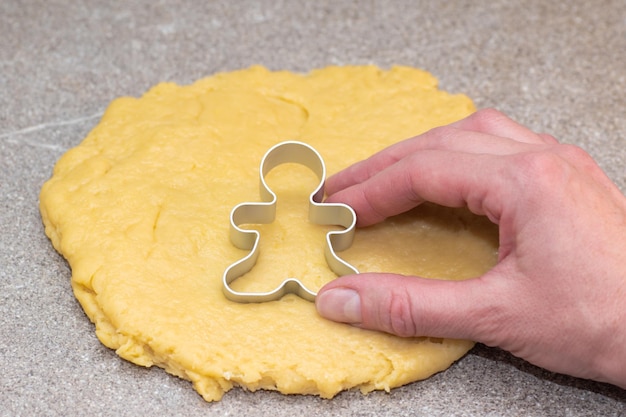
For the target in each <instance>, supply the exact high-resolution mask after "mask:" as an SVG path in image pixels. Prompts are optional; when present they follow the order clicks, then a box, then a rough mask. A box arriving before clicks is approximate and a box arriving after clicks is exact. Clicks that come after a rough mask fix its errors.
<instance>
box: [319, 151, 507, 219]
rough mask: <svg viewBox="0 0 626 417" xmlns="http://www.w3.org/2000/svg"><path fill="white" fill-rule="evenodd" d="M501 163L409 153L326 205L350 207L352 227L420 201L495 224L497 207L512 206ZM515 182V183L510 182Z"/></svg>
mask: <svg viewBox="0 0 626 417" xmlns="http://www.w3.org/2000/svg"><path fill="white" fill-rule="evenodd" d="M511 163H512V162H511V161H510V160H509V159H508V158H507V157H492V156H489V155H473V154H468V153H463V152H448V151H438V150H428V151H422V152H417V153H414V154H412V155H410V156H407V157H406V158H404V159H402V160H401V161H399V162H397V163H395V164H393V165H391V166H389V167H387V168H386V169H384V170H382V171H380V172H379V173H377V174H376V175H374V176H372V177H371V178H369V179H368V180H367V181H365V182H361V183H358V184H355V185H353V186H351V187H348V188H346V189H343V190H341V191H338V192H336V193H335V194H332V195H330V196H329V197H328V199H327V200H326V201H328V202H342V203H345V204H348V205H350V206H351V207H352V208H353V209H354V210H355V212H356V214H357V219H358V225H359V226H368V225H372V224H375V223H378V222H380V221H382V220H384V219H386V218H387V217H390V216H394V215H396V214H400V213H403V212H405V211H407V210H409V209H411V208H413V207H415V206H417V205H419V204H420V203H422V202H424V201H430V202H433V203H436V204H440V205H443V206H447V207H463V206H467V207H468V208H469V209H470V210H471V211H472V212H473V213H475V214H478V215H486V216H488V217H489V219H490V220H491V221H492V222H494V223H499V219H500V216H501V213H502V209H503V208H502V206H501V204H502V203H505V202H506V203H507V204H515V202H514V200H515V199H516V198H517V197H516V196H515V195H511V196H509V195H508V194H510V192H511V191H510V190H511V187H504V183H505V181H507V180H508V181H511V178H509V177H507V176H506V174H505V173H506V172H507V168H509V165H510V164H511ZM513 180H515V178H513Z"/></svg>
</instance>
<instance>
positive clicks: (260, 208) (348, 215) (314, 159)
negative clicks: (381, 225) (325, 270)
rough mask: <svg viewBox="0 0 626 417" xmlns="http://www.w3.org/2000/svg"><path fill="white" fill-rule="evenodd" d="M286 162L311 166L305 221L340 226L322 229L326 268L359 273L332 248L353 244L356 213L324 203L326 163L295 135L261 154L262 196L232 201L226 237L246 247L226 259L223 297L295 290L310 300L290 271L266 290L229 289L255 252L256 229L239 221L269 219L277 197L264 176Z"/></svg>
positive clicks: (266, 297) (272, 296)
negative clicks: (311, 182) (238, 256)
mask: <svg viewBox="0 0 626 417" xmlns="http://www.w3.org/2000/svg"><path fill="white" fill-rule="evenodd" d="M285 163H297V164H299V165H303V166H306V167H307V168H309V169H310V170H311V171H313V172H314V173H315V174H316V175H317V177H318V179H319V184H318V186H317V187H316V188H315V190H314V191H313V192H312V193H311V194H310V195H309V221H311V222H312V223H316V224H320V225H338V226H343V227H345V229H344V230H334V231H330V232H328V233H327V234H326V239H325V249H324V257H325V259H326V263H327V264H328V266H329V268H330V269H331V270H332V271H333V272H334V273H335V274H337V275H338V276H342V275H352V274H358V273H359V271H358V270H357V269H356V268H355V267H354V266H352V265H351V264H349V263H348V262H346V261H345V260H343V259H342V258H341V257H339V256H338V255H337V253H336V252H335V248H337V250H339V251H341V250H344V249H347V248H348V247H350V246H351V245H352V241H353V239H354V232H355V228H356V221H357V218H356V213H355V212H354V210H353V209H352V207H350V206H348V205H347V204H342V203H323V202H322V199H323V197H324V184H325V179H326V165H325V164H324V160H323V158H322V156H321V155H320V154H319V152H318V151H317V150H316V149H315V148H313V147H312V146H311V145H309V144H307V143H304V142H300V141H284V142H280V143H278V144H275V145H274V146H272V147H271V148H270V149H269V150H268V151H267V152H266V153H265V155H264V156H263V158H262V159H261V163H260V165H259V178H260V181H259V194H260V195H261V201H259V202H245V203H240V204H237V205H236V206H235V207H234V208H233V209H232V210H231V212H230V217H229V218H230V235H229V237H230V241H231V243H232V244H233V245H234V246H236V247H238V248H240V249H247V250H249V251H250V252H249V253H248V254H247V255H246V256H244V257H243V258H241V259H239V260H237V261H235V262H234V263H232V264H230V265H229V266H228V267H227V268H226V270H225V271H224V274H223V276H222V292H223V293H224V295H225V296H226V298H227V299H229V300H231V301H235V302H238V303H262V302H269V301H277V300H279V299H281V298H282V297H283V296H285V295H287V294H295V295H297V296H299V297H300V298H303V299H305V300H307V301H311V302H314V301H315V298H316V296H317V293H316V292H314V291H312V290H310V289H309V288H308V287H307V286H306V285H304V284H303V283H302V282H301V281H300V280H299V279H297V278H293V277H289V278H286V279H285V280H283V282H282V283H281V284H280V285H279V286H278V287H276V288H275V289H273V290H271V291H266V292H242V291H236V290H234V289H233V288H232V287H231V286H230V284H231V283H232V282H233V281H235V280H236V279H237V278H239V277H241V276H242V275H244V274H245V273H247V272H248V271H250V270H251V269H252V268H253V267H254V265H255V264H256V261H257V258H258V256H259V240H260V237H261V234H260V233H259V232H258V231H257V230H248V229H242V228H241V227H239V225H240V224H267V223H271V222H273V221H274V218H275V215H276V203H277V200H278V198H277V197H276V194H275V193H274V192H273V191H272V189H271V188H270V187H269V186H268V185H267V182H266V181H265V176H266V175H267V174H268V173H269V172H270V171H271V170H272V169H274V168H276V167H277V166H279V165H282V164H285Z"/></svg>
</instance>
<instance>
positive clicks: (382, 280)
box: [316, 274, 501, 345]
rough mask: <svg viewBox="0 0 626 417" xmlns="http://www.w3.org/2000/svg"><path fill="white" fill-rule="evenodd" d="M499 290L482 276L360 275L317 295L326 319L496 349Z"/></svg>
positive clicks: (320, 309)
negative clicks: (462, 278)
mask: <svg viewBox="0 0 626 417" xmlns="http://www.w3.org/2000/svg"><path fill="white" fill-rule="evenodd" d="M496 291H497V289H496V288H491V287H490V286H489V285H488V284H487V283H486V282H484V281H483V280H482V279H481V278H476V279H470V280H467V281H441V280H432V279H422V278H416V277H406V276H401V275H393V274H360V275H353V276H346V277H342V278H338V279H337V280H335V281H332V282H330V283H329V284H327V285H326V286H325V287H323V288H322V289H321V290H320V292H319V293H318V295H317V299H316V307H317V310H318V312H319V314H320V315H321V316H322V317H325V318H327V319H330V320H333V321H338V322H343V323H348V324H351V325H355V326H357V327H361V328H364V329H370V330H378V331H383V332H386V333H391V334H395V335H397V336H402V337H413V336H430V337H446V338H457V339H471V340H475V341H481V342H483V343H488V344H490V345H495V344H497V343H498V341H497V340H496V339H494V335H497V334H498V333H499V332H498V327H499V322H500V321H499V318H500V317H501V315H500V313H499V307H498V306H497V305H496V304H495V302H497V300H500V299H501V297H500V296H499V294H496Z"/></svg>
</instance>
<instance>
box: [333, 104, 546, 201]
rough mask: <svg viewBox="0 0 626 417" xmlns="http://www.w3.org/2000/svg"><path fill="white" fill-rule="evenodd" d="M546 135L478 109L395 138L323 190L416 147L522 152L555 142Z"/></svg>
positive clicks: (353, 180)
mask: <svg viewBox="0 0 626 417" xmlns="http://www.w3.org/2000/svg"><path fill="white" fill-rule="evenodd" d="M554 143H556V139H554V138H553V137H551V136H549V135H545V134H541V135H538V134H536V133H534V132H532V131H531V130H530V129H528V128H526V127H524V126H522V125H520V124H518V123H516V122H515V121H513V120H512V119H510V118H509V117H507V116H506V115H504V114H503V113H500V112H498V111H497V110H493V109H485V110H480V111H478V112H476V113H474V114H472V115H470V116H469V117H467V118H465V119H462V120H459V121H458V122H455V123H452V124H451V125H448V126H445V127H440V128H435V129H432V130H430V131H428V132H426V133H424V134H422V135H420V136H417V137H415V138H411V139H407V140H404V141H402V142H398V143H396V144H394V145H392V146H390V147H388V148H386V149H384V150H382V151H380V152H378V153H377V154H375V155H373V156H372V157H370V158H368V159H366V160H364V161H361V162H358V163H356V164H354V165H352V166H350V167H348V168H346V169H345V170H343V171H341V172H339V173H337V174H335V175H333V176H332V177H330V178H328V180H327V181H326V192H327V194H328V195H332V194H334V193H336V192H338V191H341V190H343V189H345V188H347V187H350V186H352V185H354V184H358V183H361V182H363V181H366V180H367V179H369V178H371V177H372V176H373V175H375V174H376V173H377V172H379V171H381V170H383V169H385V168H387V167H388V166H391V165H393V164H395V163H396V162H398V161H400V160H401V159H403V158H405V157H406V156H407V155H411V154H413V153H415V152H417V151H423V150H427V149H439V150H454V151H463V152H468V153H487V154H493V155H503V154H511V153H515V152H521V151H523V150H524V149H525V147H527V146H528V145H546V144H554Z"/></svg>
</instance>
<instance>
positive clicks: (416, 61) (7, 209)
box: [0, 0, 626, 417]
mask: <svg viewBox="0 0 626 417" xmlns="http://www.w3.org/2000/svg"><path fill="white" fill-rule="evenodd" d="M369 63H373V64H377V65H379V66H381V67H383V68H388V67H389V66H391V65H393V64H403V65H410V66H415V67H419V68H423V69H426V70H428V71H430V72H431V73H433V74H434V75H435V76H437V77H438V78H439V80H440V86H441V88H443V89H445V90H448V91H451V92H462V93H465V94H467V95H469V96H470V97H471V98H472V99H473V100H474V101H475V103H476V105H477V106H478V107H486V106H493V107H496V108H498V109H500V110H503V111H505V112H506V113H508V114H509V115H511V116H512V117H513V118H515V119H517V120H519V121H520V122H522V123H525V124H527V125H529V126H530V127H531V128H533V129H535V130H538V131H543V132H549V133H551V134H553V135H554V136H556V137H557V138H559V139H560V140H561V141H564V142H570V143H575V144H578V145H580V146H582V147H583V148H585V149H586V150H588V151H589V152H590V153H591V154H592V155H593V157H594V158H596V160H597V161H598V162H599V163H600V165H601V166H602V167H603V168H604V169H605V171H606V172H607V173H608V175H609V176H610V177H611V178H612V179H613V180H614V181H615V182H616V183H617V184H618V185H619V187H620V188H621V189H622V191H626V169H625V168H624V167H625V165H626V117H625V116H626V2H625V1H624V0H599V1H588V0H571V1H568V2H550V1H545V0H531V1H526V2H510V1H508V0H491V1H482V0H481V1H470V0H467V1H461V0H456V1H448V2H443V1H426V0H419V1H409V0H403V1H343V0H332V1H330V0H329V1H308V2H304V1H302V2H295V1H292V2H290V1H286V0H271V1H270V0H267V1H240V2H235V1H230V0H224V1H202V2H192V1H188V2H184V1H170V2H168V1H164V0H163V1H152V0H142V1H137V2H132V4H131V2H121V1H119V2H118V1H116V2H105V1H73V2H71V1H37V0H3V1H2V2H0V285H1V287H0V288H1V290H0V354H1V356H0V367H1V369H0V390H1V391H2V394H1V395H0V415H28V416H32V415H65V416H68V415H69V416H74V415H76V416H86V415H101V416H116V415H137V416H139V415H185V416H200V415H202V416H207V415H271V416H274V417H279V416H293V415H313V416H316V415H320V416H321V415H359V416H368V415H381V416H386V415H389V416H391V415H458V416H474V415H507V416H508V415H528V416H534V415H536V416H578V415H580V416H586V415H588V416H600V415H601V416H609V415H614V416H617V415H625V414H626V392H625V391H623V390H620V389H617V388H615V387H612V386H609V385H604V384H599V383H595V382H590V381H583V380H578V379H574V378H569V377H566V376H562V375H555V374H552V373H549V372H546V371H544V370H541V369H539V368H536V367H533V366H531V365H529V364H527V363H525V362H524V361H521V360H519V359H517V358H514V357H512V356H511V355H509V354H507V353H505V352H502V351H499V350H497V349H491V348H487V347H484V346H477V347H476V348H475V349H474V350H472V351H471V352H470V353H469V354H468V355H467V356H465V357H464V358H463V359H461V360H460V361H459V362H458V363H456V364H455V365H454V366H452V367H451V368H450V369H449V370H447V371H445V372H442V373H440V374H437V375H435V376H434V377H432V378H430V379H428V380H426V381H423V382H417V383H413V384H410V385H408V386H405V387H402V388H399V389H395V390H393V391H392V392H391V393H389V394H388V393H384V392H382V393H381V392H375V393H372V394H369V395H367V396H363V395H361V394H360V393H358V392H346V393H343V394H340V395H339V396H337V397H336V398H335V399H333V400H321V399H319V398H316V397H309V396H283V395H280V394H277V393H274V392H257V393H247V392H244V391H242V390H240V389H234V390H233V391H231V392H230V393H228V394H227V395H226V396H225V397H224V399H223V400H222V401H221V402H218V403H213V404H209V403H205V402H204V401H203V400H202V399H201V397H200V396H199V395H198V394H196V392H195V391H194V390H193V389H192V387H191V384H190V383H189V382H186V381H183V380H180V379H178V378H175V377H172V376H170V375H167V374H166V373H165V372H163V371H162V370H160V369H157V368H154V369H144V368H140V367H138V366H135V365H132V364H130V363H128V362H125V361H124V360H122V359H120V358H118V357H117V356H116V355H115V353H114V352H112V351H110V350H108V349H107V348H105V347H104V346H103V345H101V344H100V343H99V341H98V340H97V339H96V336H95V334H94V328H93V326H92V324H91V323H90V322H89V320H88V319H87V317H86V316H85V314H84V313H83V312H82V310H81V308H80V306H79V305H78V303H77V302H76V301H75V299H74V297H73V295H72V292H71V289H70V285H69V283H70V271H69V268H68V266H67V264H66V263H65V262H64V260H63V259H62V258H61V257H60V256H59V255H58V254H57V253H56V252H55V251H54V250H53V248H52V246H51V244H50V243H49V241H48V240H47V238H46V237H45V236H44V233H43V227H42V225H41V219H40V216H39V212H38V193H39V189H40V187H41V185H42V183H43V182H44V181H45V180H46V179H47V178H48V177H49V176H50V175H51V170H52V167H53V165H54V163H55V161H56V160H57V159H58V158H59V157H60V156H61V155H62V154H63V153H64V152H65V151H66V150H67V149H68V148H70V147H72V146H75V145H77V144H78V143H79V142H80V141H81V140H82V139H83V137H85V135H86V134H87V132H88V131H89V130H90V129H91V128H93V127H94V126H95V125H96V124H97V123H98V120H99V118H100V116H101V115H102V112H103V111H104V109H105V108H106V106H107V105H108V103H109V102H110V101H111V100H113V99H114V98H116V97H118V96H122V95H132V96H139V95H141V94H142V93H143V92H144V91H146V90H147V89H148V88H149V87H150V86H152V85H154V84H156V83H158V82H160V81H173V82H177V83H183V84H187V83H191V82H193V81H194V80H196V79H198V78H201V77H204V76H208V75H211V74H213V73H215V72H217V71H227V70H233V69H238V68H244V67H248V66H250V65H252V64H262V65H265V66H267V67H269V68H271V69H288V70H292V71H300V72H306V71H308V70H310V69H313V68H317V67H323V66H327V65H330V64H369Z"/></svg>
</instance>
